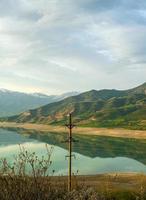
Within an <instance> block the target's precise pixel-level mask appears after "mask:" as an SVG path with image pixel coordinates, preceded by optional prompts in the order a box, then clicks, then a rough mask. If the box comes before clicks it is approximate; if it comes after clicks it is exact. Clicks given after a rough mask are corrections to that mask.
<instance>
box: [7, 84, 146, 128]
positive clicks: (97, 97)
mask: <svg viewBox="0 0 146 200" xmlns="http://www.w3.org/2000/svg"><path fill="white" fill-rule="evenodd" d="M70 112H72V113H73V117H74V122H75V123H77V124H78V125H80V126H91V127H93V126H95V127H126V128H133V129H145V128H146V83H144V84H143V85H140V86H138V87H136V88H133V89H129V90H100V91H96V90H91V91H88V92H85V93H82V94H79V95H76V96H72V97H68V98H66V99H64V100H61V101H58V102H55V103H51V104H47V105H45V106H42V107H39V108H37V109H31V110H28V111H26V112H23V113H21V114H20V115H16V116H12V117H9V118H5V119H4V120H7V121H15V122H30V123H44V124H55V125H56V124H64V123H65V122H66V121H67V115H68V113H70Z"/></svg>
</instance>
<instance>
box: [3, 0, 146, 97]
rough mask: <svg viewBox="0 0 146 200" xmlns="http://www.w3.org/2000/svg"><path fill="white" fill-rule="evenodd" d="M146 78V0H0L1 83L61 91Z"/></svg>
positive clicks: (125, 83) (14, 87)
mask: <svg viewBox="0 0 146 200" xmlns="http://www.w3.org/2000/svg"><path fill="white" fill-rule="evenodd" d="M144 82H146V1H145V0H138V1H135V0H0V88H5V89H9V90H15V91H22V92H42V93H47V94H60V93H64V92H68V91H80V92H81V91H87V90H91V89H96V90H99V89H103V88H106V89H111V88H112V89H113V88H114V89H128V88H132V87H135V86H137V85H140V84H142V83H144Z"/></svg>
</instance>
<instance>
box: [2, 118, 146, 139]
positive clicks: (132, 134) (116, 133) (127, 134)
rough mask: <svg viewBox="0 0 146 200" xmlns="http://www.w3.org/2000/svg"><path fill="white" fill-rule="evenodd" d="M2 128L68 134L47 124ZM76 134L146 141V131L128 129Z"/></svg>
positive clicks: (78, 131) (9, 124) (87, 130)
mask: <svg viewBox="0 0 146 200" xmlns="http://www.w3.org/2000/svg"><path fill="white" fill-rule="evenodd" d="M0 127H1V128H23V129H26V130H27V129H28V130H36V131H41V132H48V131H50V132H54V133H55V132H57V133H58V132H60V133H61V132H64V133H67V131H68V130H67V129H65V127H63V126H50V125H45V124H31V123H14V122H0ZM74 133H75V134H82V135H100V136H112V137H122V138H137V139H146V131H141V130H127V129H122V128H121V129H120V128H115V129H108V128H87V127H83V128H82V127H77V128H75V129H74Z"/></svg>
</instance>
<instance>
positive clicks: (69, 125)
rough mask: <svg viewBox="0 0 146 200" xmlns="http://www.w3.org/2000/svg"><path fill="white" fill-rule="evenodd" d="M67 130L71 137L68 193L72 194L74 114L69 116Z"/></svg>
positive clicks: (69, 142)
mask: <svg viewBox="0 0 146 200" xmlns="http://www.w3.org/2000/svg"><path fill="white" fill-rule="evenodd" d="M66 126H67V128H68V129H69V135H68V151H69V155H68V156H67V157H68V191H69V192H70V191H71V189H72V157H73V156H74V155H72V142H73V138H72V129H73V128H74V126H75V125H74V124H73V123H72V114H71V113H70V114H69V124H66Z"/></svg>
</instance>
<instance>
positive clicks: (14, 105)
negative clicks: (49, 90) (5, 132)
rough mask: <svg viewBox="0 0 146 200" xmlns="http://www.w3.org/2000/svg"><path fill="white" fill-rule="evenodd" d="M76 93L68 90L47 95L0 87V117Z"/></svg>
mask: <svg viewBox="0 0 146 200" xmlns="http://www.w3.org/2000/svg"><path fill="white" fill-rule="evenodd" d="M76 94H78V93H77V92H70V93H65V94H62V95H58V96H57V95H51V96H49V95H45V94H41V93H32V94H27V93H21V92H15V91H10V90H6V89H0V117H4V116H11V115H16V114H19V113H21V112H24V111H26V110H29V109H34V108H37V107H40V106H43V105H45V104H48V103H52V102H56V101H59V100H62V99H64V98H66V97H69V96H72V95H76Z"/></svg>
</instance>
